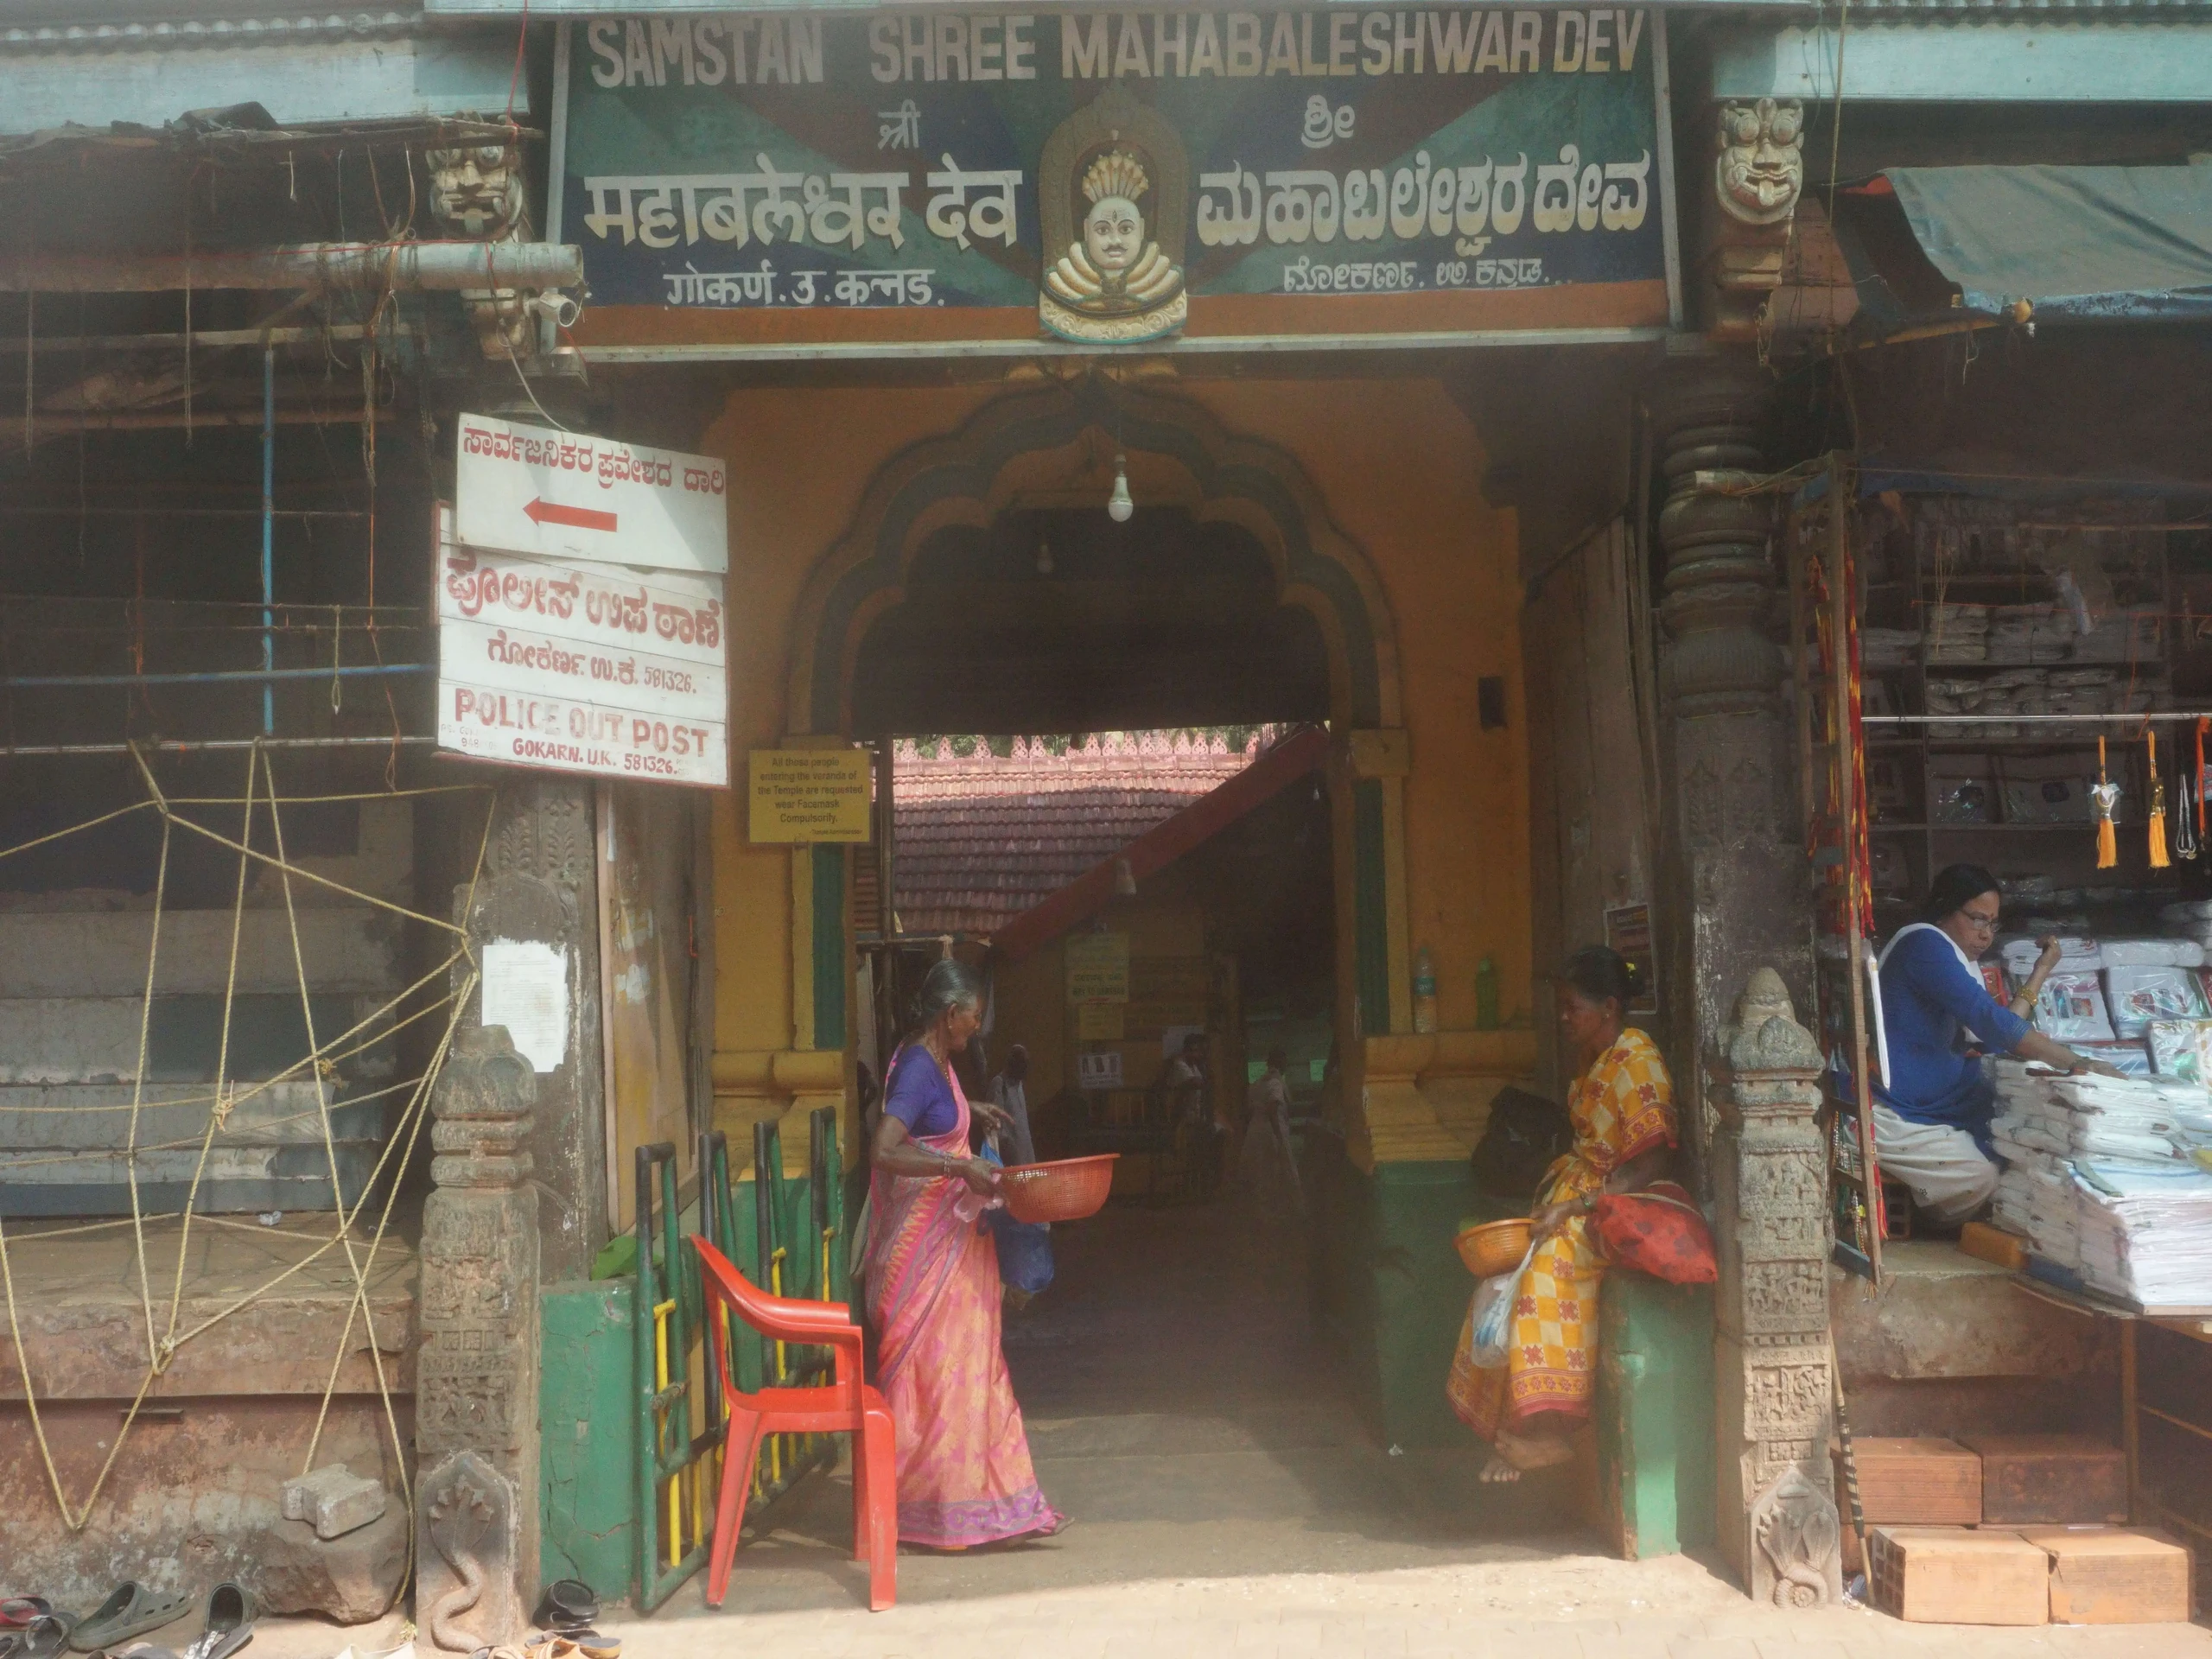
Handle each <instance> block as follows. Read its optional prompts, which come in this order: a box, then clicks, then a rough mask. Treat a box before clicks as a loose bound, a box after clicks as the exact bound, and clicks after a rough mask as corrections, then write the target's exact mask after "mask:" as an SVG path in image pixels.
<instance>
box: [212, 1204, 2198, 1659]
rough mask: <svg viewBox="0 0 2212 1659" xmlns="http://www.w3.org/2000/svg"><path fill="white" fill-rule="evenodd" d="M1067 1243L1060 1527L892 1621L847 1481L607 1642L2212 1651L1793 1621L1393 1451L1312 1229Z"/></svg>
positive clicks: (919, 1559) (1031, 1370) (909, 1588)
mask: <svg viewBox="0 0 2212 1659" xmlns="http://www.w3.org/2000/svg"><path fill="white" fill-rule="evenodd" d="M1056 1243H1057V1252H1058V1263H1059V1274H1058V1280H1057V1281H1056V1282H1055V1284H1054V1285H1053V1287H1052V1290H1051V1291H1049V1292H1048V1293H1047V1294H1046V1295H1045V1296H1044V1297H1042V1298H1040V1299H1039V1301H1038V1303H1037V1304H1036V1306H1034V1307H1033V1309H1032V1310H1031V1311H1030V1312H1029V1313H1027V1314H1025V1315H1023V1316H1022V1317H1020V1319H1015V1320H1013V1321H1011V1322H1010V1323H1009V1325H1008V1328H1007V1338H1006V1341H1007V1355H1008V1357H1009V1360H1010V1362H1011V1363H1012V1366H1013V1369H1014V1383H1015V1389H1016V1392H1017V1393H1018V1394H1019V1395H1020V1399H1021V1402H1022V1404H1023V1408H1024V1411H1025V1414H1026V1415H1027V1420H1028V1426H1029V1434H1030V1442H1031V1446H1032V1448H1033V1452H1034V1454H1035V1457H1036V1462H1037V1468H1038V1473H1039V1479H1040V1480H1041V1481H1042V1483H1043V1484H1044V1486H1045V1489H1046V1492H1047V1493H1048V1494H1049V1495H1050V1496H1051V1497H1052V1500H1053V1502H1054V1503H1058V1505H1059V1506H1060V1507H1061V1508H1062V1509H1063V1510H1065V1511H1066V1512H1067V1513H1068V1514H1069V1516H1071V1519H1072V1522H1073V1524H1072V1526H1071V1528H1070V1529H1068V1530H1067V1531H1066V1533H1065V1534H1064V1535H1062V1536H1060V1537H1058V1538H1054V1539H1052V1540H1048V1541H1043V1542H1039V1543H1032V1544H1024V1545H1017V1546H1012V1547H1007V1548H998V1549H991V1550H979V1551H972V1552H969V1553H967V1554H928V1553H918V1552H910V1553H907V1554H903V1555H902V1556H901V1557H900V1559H899V1606H898V1607H897V1608H896V1609H894V1610H893V1611H889V1612H887V1613H880V1614H870V1613H869V1612H868V1611H866V1607H867V1601H866V1578H865V1573H864V1570H863V1569H862V1568H861V1567H860V1566H859V1565H857V1564H855V1562H853V1561H851V1560H849V1551H850V1541H851V1520H850V1515H851V1510H850V1503H851V1489H850V1486H849V1484H848V1483H847V1481H846V1480H845V1478H843V1477H842V1475H836V1476H831V1477H829V1478H820V1479H816V1480H813V1481H810V1482H809V1483H806V1484H803V1485H802V1486H801V1487H800V1488H799V1489H798V1491H794V1492H792V1493H791V1494H790V1495H788V1496H787V1497H785V1498H784V1499H783V1500H782V1501H781V1502H780V1503H777V1504H775V1505H773V1506H771V1507H770V1508H768V1509H767V1510H766V1511H765V1512H763V1513H761V1514H759V1515H756V1516H749V1517H748V1521H749V1522H750V1526H749V1529H748V1530H749V1532H750V1533H751V1535H752V1536H751V1538H750V1540H749V1541H748V1543H747V1547H746V1548H744V1549H743V1550H742V1551H741V1552H740V1554H739V1557H738V1560H737V1566H736V1571H735V1574H734V1578H733V1580H732V1581H731V1586H730V1592H729V1596H728V1601H727V1602H726V1604H725V1605H724V1606H723V1607H722V1608H721V1610H720V1611H709V1610H708V1609H707V1608H706V1607H705V1606H704V1605H703V1601H702V1590H703V1577H704V1575H703V1574H702V1575H701V1576H700V1577H699V1578H697V1579H695V1580H693V1581H692V1582H691V1583H690V1584H689V1585H687V1586H684V1587H683V1589H681V1590H680V1591H678V1592H677V1595H676V1596H675V1597H674V1598H673V1599H671V1601H670V1603H669V1604H668V1605H666V1606H665V1607H664V1608H662V1609H661V1610H659V1611H658V1612H657V1613H655V1614H653V1615H652V1616H650V1617H645V1618H640V1617H638V1616H636V1615H633V1614H631V1613H629V1612H627V1611H622V1610H610V1611H609V1612H608V1614H607V1617H606V1618H603V1619H602V1620H601V1627H602V1628H603V1629H605V1630H610V1631H614V1632H618V1633H620V1635H621V1636H622V1637H624V1639H625V1641H626V1644H627V1652H628V1654H629V1655H630V1656H633V1659H721V1656H725V1655H727V1656H729V1659H740V1656H744V1659H751V1656H753V1655H757V1654H774V1655H777V1656H779V1659H811V1656H822V1659H844V1656H850V1659H934V1656H940V1655H942V1656H954V1655H957V1656H961V1659H1014V1656H1017V1655H1018V1656H1020V1659H1122V1656H1147V1659H1151V1656H1179V1655H1192V1656H1198V1655H1205V1656H1214V1655H1223V1656H1234V1659H1243V1656H1248V1655H1249V1656H1262V1655H1283V1656H1291V1655H1306V1654H1328V1655H1331V1656H1343V1659H1354V1656H1367V1655H1386V1654H1387V1655H1407V1656H1413V1655H1420V1654H1430V1653H1435V1654H1444V1653H1454V1654H1462V1653H1464V1654H1489V1653H1504V1652H1506V1651H1508V1650H1509V1649H1517V1650H1519V1651H1520V1652H1522V1653H1525V1654H1527V1655H1529V1656H1531V1659H1580V1656H1588V1659H1660V1656H1665V1659H1877V1656H1891V1655H1897V1656H1905V1655H1918V1654H1928V1655H1931V1656H1932V1655H1939V1654H1940V1655H1942V1656H1943V1659H1980V1656H1983V1655H1989V1656H1996V1655H1999V1654H2004V1655H2008V1656H2009V1655H2043V1654H2053V1655H2082V1656H2090V1655H2111V1656H2122V1655H2125V1656H2143V1659H2190V1656H2201V1659H2212V1631H2207V1630H2199V1629H2195V1628H2191V1627H2187V1626H2178V1627H2176V1626H2168V1627H2133V1628H2111V1629H2101V1630H2055V1629H2043V1630H1962V1629H1960V1628H1957V1627H1948V1626H1946V1627H1936V1626H1915V1625H1906V1624H1899V1623H1897V1621H1895V1620H1893V1619H1890V1618H1885V1617H1882V1616H1880V1615H1878V1614H1875V1613H1872V1612H1869V1611H1865V1610H1862V1609H1858V1608H1839V1609H1835V1610H1833V1611H1824V1612H1819V1613H1813V1614H1785V1613H1781V1612H1777V1611H1771V1610H1768V1609H1764V1608H1760V1607H1757V1606H1754V1605H1751V1603H1750V1602H1749V1601H1747V1600H1746V1599H1745V1597H1744V1595H1743V1594H1742V1592H1740V1591H1739V1590H1738V1589H1737V1588H1736V1586H1735V1585H1734V1584H1733V1583H1732V1581H1731V1580H1729V1579H1728V1578H1727V1577H1726V1575H1725V1573H1722V1572H1721V1571H1720V1570H1719V1567H1718V1566H1717V1564H1716V1563H1714V1562H1713V1561H1712V1560H1708V1559H1699V1558H1692V1557H1685V1556H1674V1557H1668V1558H1662V1559H1660V1560H1648V1561H1637V1562H1624V1561H1619V1560H1612V1559H1611V1558H1610V1557H1608V1556H1606V1555H1605V1554H1602V1553H1601V1551H1600V1549H1599V1546H1598V1544H1597V1541H1595V1540H1594V1539H1593V1538H1592V1537H1591V1536H1589V1535H1587V1534H1586V1533H1584V1532H1583V1531H1581V1530H1580V1529H1579V1528H1578V1526H1577V1525H1576V1523H1575V1522H1574V1521H1573V1518H1572V1515H1571V1505H1570V1504H1569V1502H1568V1495H1567V1490H1566V1486H1565V1481H1564V1478H1562V1477H1559V1476H1548V1477H1545V1478H1537V1479H1531V1480H1530V1481H1529V1482H1527V1483H1525V1484H1523V1486H1522V1487H1521V1488H1520V1489H1518V1490H1511V1491H1499V1490H1497V1489H1492V1488H1484V1487H1482V1486H1479V1485H1478V1484H1477V1482H1476V1480H1475V1478H1474V1477H1475V1471H1476V1470H1477V1469H1478V1467H1479V1465H1480V1462H1481V1457H1482V1452H1481V1449H1480V1448H1479V1447H1478V1446H1476V1445H1475V1444H1474V1443H1473V1442H1472V1441H1471V1440H1470V1441H1468V1442H1467V1443H1466V1444H1465V1445H1464V1446H1450V1447H1446V1448H1441V1449H1439V1448H1423V1449H1421V1450H1419V1451H1416V1452H1401V1453H1394V1452H1393V1449H1392V1448H1390V1447H1389V1446H1382V1445H1378V1444H1376V1441H1375V1440H1373V1439H1372V1438H1371V1437H1370V1435H1369V1433H1367V1431H1366V1429H1365V1428H1364V1427H1363V1426H1362V1424H1361V1423H1360V1421H1358V1419H1357V1415H1356V1414H1355V1413H1354V1412H1353V1411H1352V1410H1351V1408H1350V1406H1349V1405H1348V1404H1347V1401H1348V1398H1349V1390H1348V1389H1347V1387H1346V1383H1345V1379H1344V1377H1343V1376H1341V1375H1340V1374H1339V1372H1338V1370H1337V1369H1336V1367H1335V1365H1334V1363H1333V1362H1332V1359H1331V1357H1329V1355H1328V1353H1327V1351H1326V1350H1325V1348H1324V1346H1323V1344H1321V1342H1320V1341H1319V1338H1317V1337H1316V1335H1315V1333H1314V1332H1313V1328H1312V1322H1311V1319H1310V1317H1309V1313H1308V1310H1307V1307H1306V1300H1305V1282H1306V1280H1305V1271H1304V1255H1303V1252H1304V1248H1305V1247H1304V1243H1303V1242H1302V1239H1301V1237H1300V1236H1299V1235H1298V1234H1297V1233H1296V1232H1295V1231H1294V1230H1285V1229H1279V1228H1273V1227H1269V1226H1266V1225H1263V1224H1258V1223H1256V1222H1255V1219H1254V1218H1253V1217H1250V1216H1249V1215H1247V1214H1245V1213H1244V1212H1243V1211H1240V1210H1239V1209H1238V1208H1237V1207H1236V1206H1234V1205H1226V1204H1224V1205H1216V1206H1212V1207H1210V1208H1206V1209H1202V1210H1177V1211H1151V1212H1147V1211H1129V1210H1120V1209H1116V1210H1112V1211H1108V1212H1107V1213H1105V1214H1104V1215H1103V1216H1101V1217H1098V1218H1097V1219H1096V1220H1095V1221H1093V1222H1090V1223H1085V1224H1080V1225H1078V1226H1075V1227H1070V1228H1063V1229H1060V1230H1058V1233H1057V1235H1056ZM1441 1381H1442V1380H1441V1379H1439V1385H1440V1386H1441ZM346 1637H351V1638H353V1640H354V1641H355V1643H356V1644H357V1646H359V1647H360V1648H364V1649H366V1648H372V1647H375V1646H379V1645H385V1643H383V1642H382V1641H381V1640H380V1639H379V1638H378V1636H377V1635H375V1634H373V1633H371V1632H365V1631H348V1632H340V1631H335V1630H331V1629H330V1628H329V1627H327V1626H323V1627H317V1626H314V1625H311V1624H303V1623H302V1622H299V1621H289V1622H287V1624H286V1625H285V1626H284V1627H283V1628H282V1629H281V1630H280V1629H275V1628H272V1629H270V1630H268V1631H266V1632H265V1633H264V1637H263V1639H262V1640H261V1641H260V1642H258V1643H257V1644H256V1646H255V1649H254V1651H253V1654H252V1656H251V1659H330V1656H331V1655H333V1654H334V1653H336V1652H337V1650H338V1649H339V1648H340V1647H341V1646H343V1645H344V1641H345V1638H346Z"/></svg>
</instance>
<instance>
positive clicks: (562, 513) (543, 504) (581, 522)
mask: <svg viewBox="0 0 2212 1659" xmlns="http://www.w3.org/2000/svg"><path fill="white" fill-rule="evenodd" d="M523 514H524V517H526V518H529V520H530V521H531V523H532V524H569V525H572V526H574V527H575V529H577V530H613V528H614V515H613V513H611V512H594V510H593V509H591V508H589V507H564V506H562V505H560V504H559V503H558V502H554V501H537V500H533V501H532V502H531V504H530V505H528V506H526V507H524V509H523Z"/></svg>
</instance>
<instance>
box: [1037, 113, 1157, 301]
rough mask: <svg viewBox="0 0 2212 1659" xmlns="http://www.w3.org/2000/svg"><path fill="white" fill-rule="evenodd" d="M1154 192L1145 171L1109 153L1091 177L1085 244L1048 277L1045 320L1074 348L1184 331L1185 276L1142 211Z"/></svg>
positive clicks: (1121, 154) (1134, 160)
mask: <svg viewBox="0 0 2212 1659" xmlns="http://www.w3.org/2000/svg"><path fill="white" fill-rule="evenodd" d="M1150 188H1151V181H1149V180H1148V179H1147V177H1146V175H1145V168H1144V163H1143V162H1142V161H1141V160H1140V159H1139V158H1138V157H1137V156H1135V155H1134V154H1132V153H1131V152H1129V151H1128V150H1125V149H1109V150H1108V151H1107V152H1106V153H1105V154H1104V155H1103V156H1098V157H1097V158H1096V160H1095V161H1093V162H1091V163H1090V167H1089V168H1086V169H1085V170H1084V175H1083V194H1084V199H1085V200H1087V201H1089V203H1090V209H1089V211H1088V212H1086V213H1084V217H1083V239H1082V240H1081V241H1079V242H1076V243H1072V244H1071V245H1070V246H1069V248H1068V251H1067V252H1066V254H1065V256H1063V257H1061V258H1060V259H1058V260H1057V261H1056V262H1054V264H1052V267H1051V268H1050V269H1049V270H1046V273H1045V282H1044V289H1045V291H1044V293H1043V294H1042V295H1040V296H1039V315H1040V316H1041V317H1042V319H1043V321H1044V323H1045V325H1046V327H1048V328H1050V329H1051V330H1052V332H1053V333H1054V334H1058V335H1060V336H1061V337H1062V338H1063V339H1066V340H1148V339H1154V338H1156V337H1157V336H1159V335H1160V334H1166V333H1168V332H1170V331H1171V330H1173V329H1174V328H1177V327H1180V326H1181V325H1182V322H1183V320H1184V317H1185V314H1186V311H1187V308H1188V301H1187V298H1186V296H1185V294H1184V292H1183V273H1182V270H1180V269H1179V267H1177V266H1176V265H1174V264H1171V263H1170V262H1169V260H1168V258H1167V256H1166V254H1165V253H1163V252H1162V251H1160V244H1159V243H1158V242H1157V241H1154V240H1149V239H1147V237H1146V235H1145V226H1144V213H1143V210H1142V209H1141V207H1139V206H1138V205H1137V204H1138V203H1139V202H1140V201H1141V200H1143V199H1144V196H1145V194H1146V193H1147V191H1148V190H1149V189H1150Z"/></svg>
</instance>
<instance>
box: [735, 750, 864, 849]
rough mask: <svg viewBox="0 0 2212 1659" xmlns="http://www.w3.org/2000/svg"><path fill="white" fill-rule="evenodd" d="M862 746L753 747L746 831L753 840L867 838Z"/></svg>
mask: <svg viewBox="0 0 2212 1659" xmlns="http://www.w3.org/2000/svg"><path fill="white" fill-rule="evenodd" d="M868 761H869V756H868V751H867V750H865V749H755V750H753V753H752V766H751V768H750V770H751V772H752V778H753V806H752V811H751V814H750V818H749V829H748V833H749V835H750V836H751V838H752V839H753V841H755V842H768V843H772V844H773V843H797V842H810V841H855V842H864V841H866V840H867V839H868V801H869V790H868Z"/></svg>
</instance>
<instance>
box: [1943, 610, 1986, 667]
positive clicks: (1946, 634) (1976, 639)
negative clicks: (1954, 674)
mask: <svg viewBox="0 0 2212 1659" xmlns="http://www.w3.org/2000/svg"><path fill="white" fill-rule="evenodd" d="M1928 660H1929V662H1931V663H1986V662H1987V661H1988V660H1989V607H1988V606H1986V605H1938V606H1936V607H1934V608H1933V611H1932V613H1931V614H1930V616H1929V624H1928Z"/></svg>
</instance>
